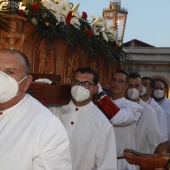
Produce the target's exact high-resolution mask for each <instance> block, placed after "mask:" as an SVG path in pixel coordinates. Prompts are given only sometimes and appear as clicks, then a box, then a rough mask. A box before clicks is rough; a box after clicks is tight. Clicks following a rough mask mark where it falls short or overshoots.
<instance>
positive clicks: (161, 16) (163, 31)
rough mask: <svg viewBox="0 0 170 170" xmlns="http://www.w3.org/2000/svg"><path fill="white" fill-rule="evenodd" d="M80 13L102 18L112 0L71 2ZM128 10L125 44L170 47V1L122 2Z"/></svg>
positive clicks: (132, 0)
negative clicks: (137, 42)
mask: <svg viewBox="0 0 170 170" xmlns="http://www.w3.org/2000/svg"><path fill="white" fill-rule="evenodd" d="M70 2H72V3H73V4H77V3H80V6H79V12H80V13H81V12H82V11H85V12H87V14H88V17H89V19H91V18H90V15H91V14H93V15H94V16H96V17H97V16H98V15H100V16H102V12H103V8H105V7H106V8H108V7H109V4H110V0H70ZM121 7H124V8H126V9H127V10H128V16H127V21H126V28H125V34H124V40H123V42H127V41H130V40H132V39H138V40H140V41H143V42H145V43H148V44H150V45H153V46H155V47H170V0H121Z"/></svg>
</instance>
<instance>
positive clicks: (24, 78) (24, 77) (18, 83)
mask: <svg viewBox="0 0 170 170" xmlns="http://www.w3.org/2000/svg"><path fill="white" fill-rule="evenodd" d="M27 77H28V76H25V77H24V78H23V79H21V80H20V81H19V82H18V84H19V83H21V82H22V81H23V80H25V79H26V78H27Z"/></svg>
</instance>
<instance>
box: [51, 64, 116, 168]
mask: <svg viewBox="0 0 170 170" xmlns="http://www.w3.org/2000/svg"><path fill="white" fill-rule="evenodd" d="M97 83H98V75H97V73H96V72H95V71H93V70H92V69H90V68H86V67H83V68H79V69H78V70H76V71H75V72H74V74H73V80H72V88H71V94H72V100H71V101H70V103H69V104H68V105H65V106H62V107H52V108H49V109H50V110H51V111H52V112H53V113H54V114H55V115H56V116H57V117H58V118H59V119H60V120H61V121H62V123H63V125H64V126H65V128H66V131H67V133H68V136H69V140H70V148H71V158H72V164H73V170H106V169H107V170H117V154H116V142H115V134H114V130H113V127H112V125H111V124H110V122H109V121H108V119H107V118H106V117H105V115H104V114H103V113H102V112H101V111H100V110H99V109H98V108H97V106H95V105H94V103H93V102H92V101H91V99H92V96H93V94H94V93H96V92H97V90H98V86H97Z"/></svg>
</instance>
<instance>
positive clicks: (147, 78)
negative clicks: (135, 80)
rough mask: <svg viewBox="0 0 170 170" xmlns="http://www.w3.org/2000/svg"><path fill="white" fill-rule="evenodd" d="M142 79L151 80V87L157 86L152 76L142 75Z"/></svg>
mask: <svg viewBox="0 0 170 170" xmlns="http://www.w3.org/2000/svg"><path fill="white" fill-rule="evenodd" d="M142 80H150V87H151V88H155V80H154V79H153V78H151V77H142Z"/></svg>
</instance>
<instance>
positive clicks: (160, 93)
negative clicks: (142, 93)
mask: <svg viewBox="0 0 170 170" xmlns="http://www.w3.org/2000/svg"><path fill="white" fill-rule="evenodd" d="M153 95H154V97H156V98H158V99H160V98H163V97H164V91H163V90H160V89H157V90H154V91H153Z"/></svg>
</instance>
